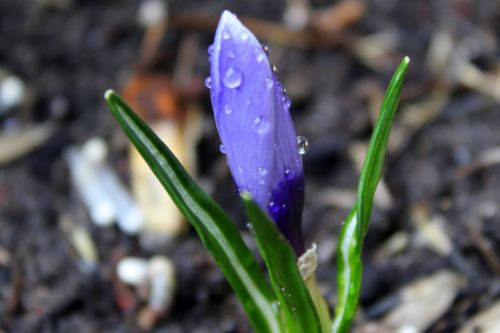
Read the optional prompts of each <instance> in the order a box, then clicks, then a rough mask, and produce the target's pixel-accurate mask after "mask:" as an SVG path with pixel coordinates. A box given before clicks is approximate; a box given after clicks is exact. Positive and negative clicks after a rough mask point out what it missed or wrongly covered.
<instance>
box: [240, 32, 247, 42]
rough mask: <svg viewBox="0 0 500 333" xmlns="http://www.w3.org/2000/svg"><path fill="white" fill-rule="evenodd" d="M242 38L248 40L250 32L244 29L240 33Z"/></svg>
mask: <svg viewBox="0 0 500 333" xmlns="http://www.w3.org/2000/svg"><path fill="white" fill-rule="evenodd" d="M240 38H241V40H247V39H248V33H247V32H246V31H242V32H241V33H240Z"/></svg>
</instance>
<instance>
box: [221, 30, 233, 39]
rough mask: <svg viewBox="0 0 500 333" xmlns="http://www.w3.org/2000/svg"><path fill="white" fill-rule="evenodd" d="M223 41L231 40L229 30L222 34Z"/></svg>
mask: <svg viewBox="0 0 500 333" xmlns="http://www.w3.org/2000/svg"><path fill="white" fill-rule="evenodd" d="M222 39H225V40H228V39H231V33H230V32H229V31H227V30H224V31H223V32H222Z"/></svg>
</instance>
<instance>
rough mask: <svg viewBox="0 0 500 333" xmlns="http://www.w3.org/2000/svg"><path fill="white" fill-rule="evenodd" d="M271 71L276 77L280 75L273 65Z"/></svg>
mask: <svg viewBox="0 0 500 333" xmlns="http://www.w3.org/2000/svg"><path fill="white" fill-rule="evenodd" d="M271 70H272V71H273V74H274V75H276V76H278V75H279V73H280V71H279V70H278V67H276V66H274V65H273V66H272V67H271Z"/></svg>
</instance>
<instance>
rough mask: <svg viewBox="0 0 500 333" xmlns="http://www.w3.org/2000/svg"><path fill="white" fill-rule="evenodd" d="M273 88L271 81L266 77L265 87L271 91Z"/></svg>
mask: <svg viewBox="0 0 500 333" xmlns="http://www.w3.org/2000/svg"><path fill="white" fill-rule="evenodd" d="M273 86H274V82H273V79H270V78H268V77H266V87H267V88H269V89H271V88H272V87H273Z"/></svg>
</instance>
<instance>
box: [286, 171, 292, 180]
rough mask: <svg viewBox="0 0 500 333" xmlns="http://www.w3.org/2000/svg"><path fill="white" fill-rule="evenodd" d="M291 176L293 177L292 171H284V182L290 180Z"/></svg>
mask: <svg viewBox="0 0 500 333" xmlns="http://www.w3.org/2000/svg"><path fill="white" fill-rule="evenodd" d="M293 176H294V174H293V171H292V170H290V169H286V170H285V179H286V180H292V179H293Z"/></svg>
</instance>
